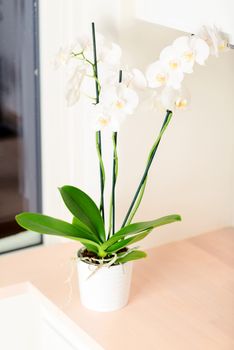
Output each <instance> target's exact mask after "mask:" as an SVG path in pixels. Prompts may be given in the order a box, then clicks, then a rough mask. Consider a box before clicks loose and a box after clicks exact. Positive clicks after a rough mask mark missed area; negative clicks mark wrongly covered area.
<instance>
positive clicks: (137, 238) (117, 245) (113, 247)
mask: <svg viewBox="0 0 234 350" xmlns="http://www.w3.org/2000/svg"><path fill="white" fill-rule="evenodd" d="M150 232H151V230H148V231H145V232H143V233H138V234H137V235H135V236H133V237H130V238H126V239H122V240H121V241H120V242H116V243H114V244H113V245H111V246H110V247H109V248H108V249H106V252H108V253H114V252H117V251H118V250H120V249H122V248H124V247H127V246H128V245H130V244H133V243H136V242H138V241H140V240H142V239H144V238H145V237H146V236H148V234H149V233H150Z"/></svg>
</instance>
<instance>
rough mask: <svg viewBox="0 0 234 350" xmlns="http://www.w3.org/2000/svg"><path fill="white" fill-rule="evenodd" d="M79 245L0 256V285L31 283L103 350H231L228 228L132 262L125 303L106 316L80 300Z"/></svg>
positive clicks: (232, 251)
mask: <svg viewBox="0 0 234 350" xmlns="http://www.w3.org/2000/svg"><path fill="white" fill-rule="evenodd" d="M77 248H78V246H77V245H76V244H74V243H66V244H59V245H54V246H48V247H40V248H33V249H30V250H24V251H20V252H17V253H12V254H8V255H3V256H1V257H0V286H1V287H3V286H6V285H10V284H15V283H19V282H24V281H30V282H31V283H32V284H34V285H35V286H36V287H37V288H38V289H40V290H41V292H42V293H43V294H45V295H46V296H47V297H48V298H49V299H51V300H52V301H53V302H54V303H55V304H56V305H57V306H59V307H60V309H62V310H63V311H64V312H65V313H66V314H67V315H68V316H69V317H70V318H71V319H72V320H74V321H75V322H76V323H77V324H78V325H79V326H80V327H81V328H83V329H84V330H85V331H86V332H87V333H88V334H89V335H90V336H91V337H93V338H94V339H95V340H96V341H97V342H98V343H99V344H100V345H102V346H103V347H104V349H106V350H117V349H134V350H138V349H139V350H145V349H150V350H151V349H152V350H154V349H155V350H172V349H173V350H175V349H180V350H188V349H189V350H231V349H234V273H233V272H234V271H233V270H234V229H231V228H230V229H224V230H222V231H216V232H212V233H208V234H204V235H201V236H197V237H195V238H192V239H188V240H184V241H180V242H176V243H171V244H168V245H164V246H161V247H159V248H154V249H151V250H149V251H148V258H147V259H143V260H141V261H138V262H136V263H135V266H134V273H133V282H132V290H131V296H130V302H129V304H128V305H127V307H125V308H124V309H122V310H120V311H115V312H112V313H103V314H102V313H96V312H92V311H89V310H86V309H85V308H83V307H82V306H81V305H80V302H79V294H78V288H77V276H76V270H75V264H74V263H72V257H74V256H75V254H76V250H77ZM72 266H73V267H74V271H73V275H72V278H71V280H72V282H71V285H72V295H70V288H69V283H66V279H67V278H68V277H69V276H70V275H71V271H72ZM70 296H71V298H70ZM69 298H70V300H69Z"/></svg>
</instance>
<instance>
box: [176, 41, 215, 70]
mask: <svg viewBox="0 0 234 350" xmlns="http://www.w3.org/2000/svg"><path fill="white" fill-rule="evenodd" d="M172 45H173V47H174V48H175V50H176V51H177V52H178V54H179V57H180V61H181V69H182V71H183V72H184V73H192V72H193V65H194V63H195V62H196V63H198V64H201V65H203V64H204V63H205V60H206V59H207V58H208V56H209V51H210V50H209V46H208V45H207V43H206V42H205V41H204V40H202V39H201V38H199V37H196V36H194V35H193V36H181V37H179V38H177V39H176V40H175V41H174V42H173V44H172Z"/></svg>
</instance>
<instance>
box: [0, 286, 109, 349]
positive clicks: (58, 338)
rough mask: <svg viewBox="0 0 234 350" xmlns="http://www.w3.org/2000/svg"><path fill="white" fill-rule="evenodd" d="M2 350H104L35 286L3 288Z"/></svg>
mask: <svg viewBox="0 0 234 350" xmlns="http://www.w3.org/2000/svg"><path fill="white" fill-rule="evenodd" d="M0 339H1V341H0V343H1V345H0V347H1V350H103V348H102V347H101V346H99V345H98V344H97V343H96V342H95V341H94V340H93V339H92V338H90V337H89V336H88V334H87V333H85V332H84V331H83V330H82V329H81V328H79V327H78V326H77V325H76V324H75V323H74V322H73V321H71V320H70V319H69V318H68V317H67V316H66V315H65V314H64V313H63V312H62V311H61V310H60V309H59V308H58V307H57V306H55V305H54V304H53V303H52V302H51V301H49V300H48V299H47V298H46V297H45V296H44V295H43V294H42V293H40V292H39V290H38V289H36V288H35V287H34V286H33V285H32V284H30V283H22V284H17V285H14V286H10V287H6V288H0Z"/></svg>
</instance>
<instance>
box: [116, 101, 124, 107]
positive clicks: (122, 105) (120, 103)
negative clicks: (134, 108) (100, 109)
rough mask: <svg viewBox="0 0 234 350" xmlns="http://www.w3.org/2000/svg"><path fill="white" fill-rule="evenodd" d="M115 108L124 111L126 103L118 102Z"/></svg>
mask: <svg viewBox="0 0 234 350" xmlns="http://www.w3.org/2000/svg"><path fill="white" fill-rule="evenodd" d="M115 106H116V108H117V109H123V108H124V101H122V100H117V101H116V103H115Z"/></svg>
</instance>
